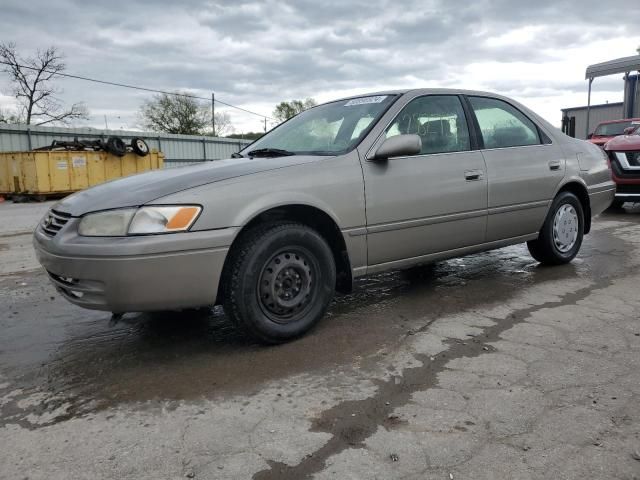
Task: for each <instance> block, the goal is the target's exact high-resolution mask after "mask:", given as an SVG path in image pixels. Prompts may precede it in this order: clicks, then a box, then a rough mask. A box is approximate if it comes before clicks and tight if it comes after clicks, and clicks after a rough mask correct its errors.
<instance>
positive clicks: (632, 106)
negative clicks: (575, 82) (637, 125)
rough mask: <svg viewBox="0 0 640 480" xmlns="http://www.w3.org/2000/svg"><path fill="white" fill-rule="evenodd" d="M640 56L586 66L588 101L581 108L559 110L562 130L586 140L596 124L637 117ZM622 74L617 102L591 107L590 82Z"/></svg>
mask: <svg viewBox="0 0 640 480" xmlns="http://www.w3.org/2000/svg"><path fill="white" fill-rule="evenodd" d="M631 72H640V55H634V56H632V57H624V58H617V59H615V60H609V61H608V62H603V63H597V64H595V65H590V66H589V67H587V71H586V73H585V78H586V79H587V80H588V81H589V87H588V88H589V90H588V97H587V98H588V100H587V105H586V106H584V107H575V108H563V109H562V131H563V132H564V133H566V134H567V135H570V136H572V137H576V138H581V139H586V138H587V136H588V135H589V134H590V133H593V130H594V129H595V127H596V126H597V125H598V124H599V123H600V122H605V121H608V120H619V119H623V118H636V117H640V75H630V73H631ZM620 73H623V74H624V77H623V81H624V95H623V101H622V102H621V103H607V104H604V105H591V86H592V84H593V81H594V79H596V78H598V77H606V76H610V75H617V74H620Z"/></svg>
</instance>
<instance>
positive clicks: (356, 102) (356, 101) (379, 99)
mask: <svg viewBox="0 0 640 480" xmlns="http://www.w3.org/2000/svg"><path fill="white" fill-rule="evenodd" d="M385 98H387V96H386V95H376V96H375V97H362V98H353V99H351V100H349V101H348V102H347V103H345V104H344V106H345V107H352V106H354V105H366V104H367V103H382V102H384V99H385Z"/></svg>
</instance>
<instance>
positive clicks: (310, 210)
mask: <svg viewBox="0 0 640 480" xmlns="http://www.w3.org/2000/svg"><path fill="white" fill-rule="evenodd" d="M278 221H294V222H298V223H301V224H303V225H307V226H308V227H310V228H313V229H314V230H316V231H317V232H318V233H319V234H320V235H321V236H322V237H323V238H324V239H325V241H326V242H327V243H328V244H329V247H330V248H331V252H332V253H333V258H334V261H335V264H336V274H337V275H336V290H337V291H339V292H341V293H348V292H350V291H351V289H352V286H353V276H352V272H351V262H350V259H349V253H348V250H347V245H346V242H345V239H344V236H343V234H342V232H341V230H340V227H339V226H338V223H337V221H336V220H335V218H334V217H333V216H332V215H330V214H329V213H327V212H326V211H325V210H323V209H321V208H319V207H316V206H314V205H309V204H306V203H288V204H282V205H276V206H271V207H268V208H264V209H262V210H261V211H258V212H256V213H255V214H254V215H253V216H252V217H250V218H248V219H247V220H246V222H243V226H242V228H241V229H240V231H239V232H238V234H237V235H236V237H235V238H234V240H233V242H232V243H231V246H230V247H229V252H231V251H232V250H233V249H234V248H235V247H237V246H238V243H239V241H240V239H241V238H242V237H243V235H244V234H246V232H248V231H250V230H253V229H254V228H256V227H257V226H259V225H262V224H265V223H270V222H278ZM229 257H230V255H229V254H227V258H226V259H225V264H224V267H223V271H224V270H225V269H226V268H227V261H228V259H229ZM223 288H224V285H222V283H221V284H220V285H219V287H218V299H220V298H222V297H221V293H222V289H223Z"/></svg>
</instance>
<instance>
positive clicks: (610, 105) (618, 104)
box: [560, 102, 623, 112]
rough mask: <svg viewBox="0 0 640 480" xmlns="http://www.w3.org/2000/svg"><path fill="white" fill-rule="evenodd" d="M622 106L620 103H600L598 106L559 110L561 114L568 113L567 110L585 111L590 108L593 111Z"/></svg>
mask: <svg viewBox="0 0 640 480" xmlns="http://www.w3.org/2000/svg"><path fill="white" fill-rule="evenodd" d="M622 105H623V103H622V102H613V103H601V104H599V105H581V106H578V107H567V108H561V109H560V111H561V112H568V111H569V110H586V109H587V108H591V109H592V110H593V109H594V108H606V107H622Z"/></svg>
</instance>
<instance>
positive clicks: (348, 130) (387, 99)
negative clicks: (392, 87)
mask: <svg viewBox="0 0 640 480" xmlns="http://www.w3.org/2000/svg"><path fill="white" fill-rule="evenodd" d="M395 98H396V96H395V95H373V96H367V97H359V98H352V99H347V100H341V101H337V102H331V103H325V104H323V105H319V106H317V107H313V108H311V109H309V110H306V111H304V112H302V113H300V114H299V115H296V116H295V117H293V118H291V119H290V120H288V121H287V122H285V123H283V124H281V125H279V126H278V127H276V128H275V129H273V130H272V131H271V132H269V133H267V134H266V135H265V136H264V137H261V138H260V139H259V140H257V141H256V142H254V143H253V144H251V145H249V146H248V147H247V148H245V149H244V150H243V151H242V152H241V153H242V154H243V155H248V156H258V155H260V156H280V155H286V154H289V155H291V154H305V153H306V154H314V155H337V154H339V153H344V152H346V151H349V150H350V149H351V148H353V147H354V146H355V145H357V144H358V143H359V141H360V140H361V139H362V137H363V136H364V135H365V134H366V133H367V132H368V130H369V128H370V127H372V126H373V125H374V124H375V122H376V121H377V120H378V118H380V116H381V115H382V114H383V113H384V112H385V110H386V109H387V108H388V107H389V105H391V103H393V101H394V100H395Z"/></svg>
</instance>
